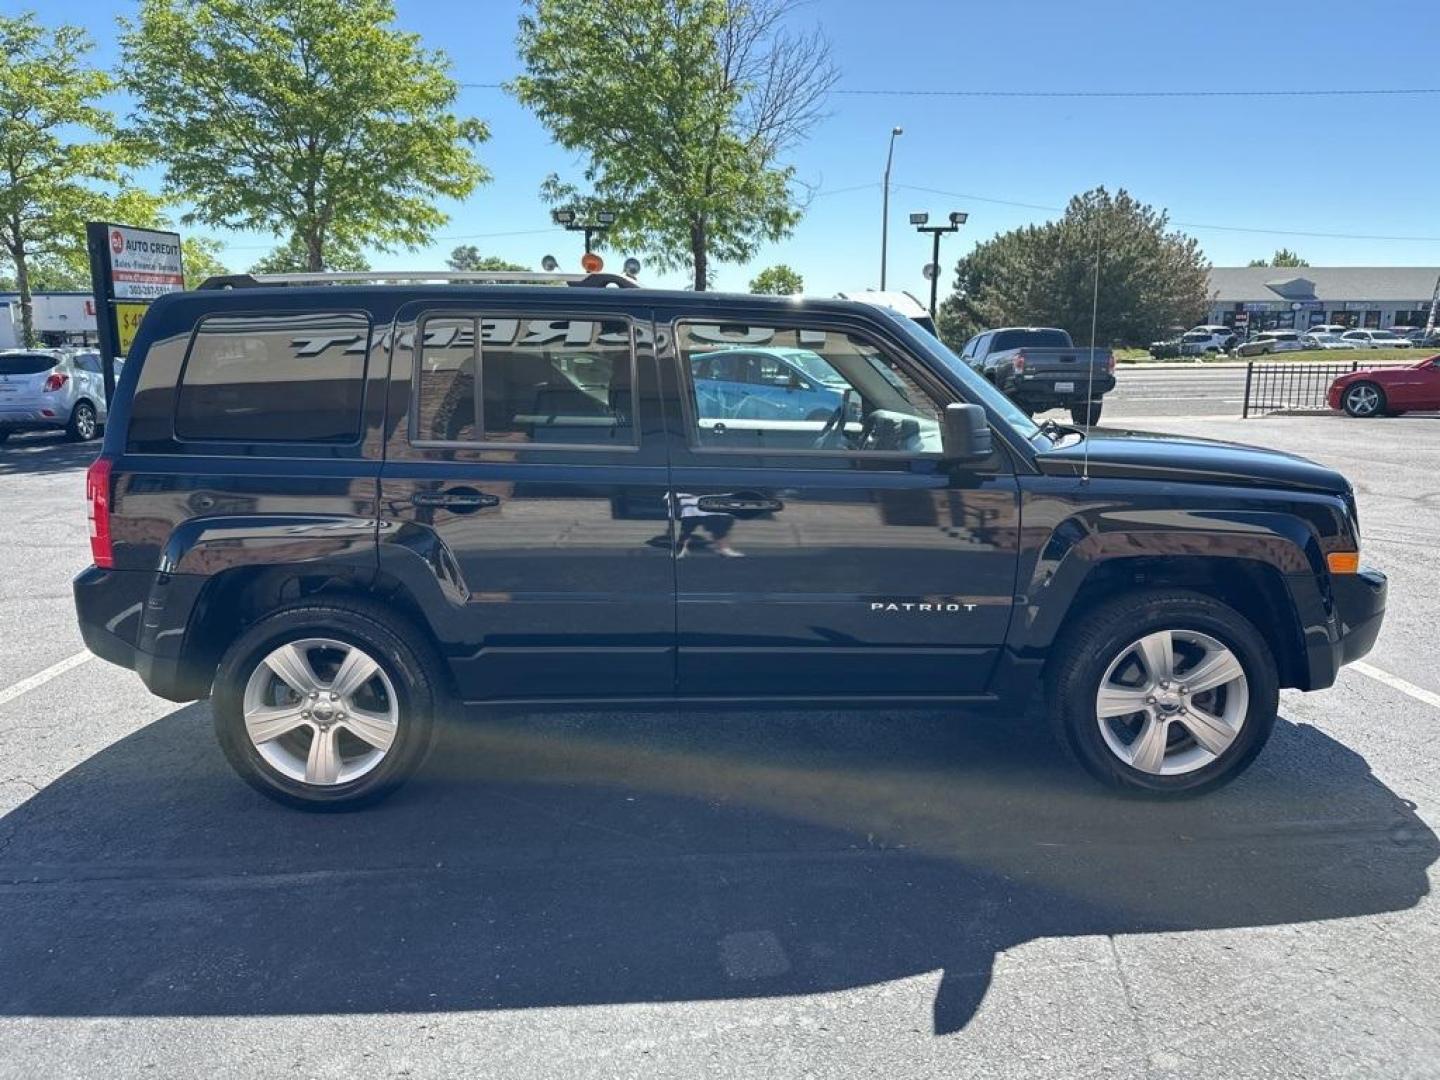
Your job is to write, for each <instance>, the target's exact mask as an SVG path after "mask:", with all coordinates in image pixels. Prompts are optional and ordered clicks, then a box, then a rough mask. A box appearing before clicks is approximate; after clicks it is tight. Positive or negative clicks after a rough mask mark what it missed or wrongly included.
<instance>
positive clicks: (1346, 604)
mask: <svg viewBox="0 0 1440 1080" xmlns="http://www.w3.org/2000/svg"><path fill="white" fill-rule="evenodd" d="M1330 589H1331V596H1332V602H1331V610H1330V617H1329V619H1328V620H1327V623H1326V626H1325V628H1324V631H1323V634H1322V633H1311V634H1310V635H1308V636H1309V648H1308V650H1307V652H1308V653H1309V666H1310V686H1309V689H1311V690H1321V689H1324V688H1325V687H1327V686H1330V685H1332V684H1333V683H1334V682H1335V676H1336V674H1337V673H1338V672H1339V670H1340V668H1341V667H1343V666H1344V665H1345V664H1349V663H1351V662H1353V661H1355V660H1359V659H1360V658H1361V657H1362V656H1364V655H1365V654H1366V653H1368V652H1369V651H1370V650H1371V649H1372V648H1374V646H1375V639H1376V638H1377V637H1379V636H1380V626H1381V624H1382V623H1384V621H1385V600H1386V595H1387V593H1388V591H1389V582H1388V581H1387V579H1386V577H1385V575H1384V574H1382V573H1381V572H1380V571H1379V570H1376V569H1375V568H1374V567H1371V566H1362V567H1361V568H1360V571H1359V573H1355V574H1336V575H1333V576H1332V577H1331V579H1330ZM1317 629H1318V628H1317Z"/></svg>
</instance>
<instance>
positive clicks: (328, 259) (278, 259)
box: [250, 233, 370, 274]
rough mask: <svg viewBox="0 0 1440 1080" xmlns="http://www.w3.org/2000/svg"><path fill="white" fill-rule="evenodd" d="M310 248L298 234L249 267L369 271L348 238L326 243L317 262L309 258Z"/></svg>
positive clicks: (277, 271) (257, 271)
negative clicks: (315, 263) (316, 264)
mask: <svg viewBox="0 0 1440 1080" xmlns="http://www.w3.org/2000/svg"><path fill="white" fill-rule="evenodd" d="M310 254H311V253H310V248H309V245H308V244H307V243H306V241H305V239H304V238H303V237H301V236H300V235H299V234H298V233H296V234H294V235H292V236H291V237H290V239H289V240H287V241H286V242H285V243H283V244H281V245H280V246H279V247H277V248H275V249H274V250H273V251H271V252H270V253H269V254H268V255H266V256H265V257H264V258H263V259H261V260H260V261H259V262H257V263H256V264H255V265H254V266H252V267H250V273H252V274H305V273H316V272H320V271H325V270H369V269H370V263H369V262H368V261H366V259H365V254H364V252H362V251H361V250H360V249H359V248H358V247H355V246H353V245H352V243H351V242H350V241H349V240H345V241H341V240H339V239H332V240H331V241H330V243H329V244H328V245H327V246H326V249H325V251H324V252H323V257H322V258H321V261H320V265H319V266H318V267H317V266H315V265H314V264H313V263H312V261H311V259H310Z"/></svg>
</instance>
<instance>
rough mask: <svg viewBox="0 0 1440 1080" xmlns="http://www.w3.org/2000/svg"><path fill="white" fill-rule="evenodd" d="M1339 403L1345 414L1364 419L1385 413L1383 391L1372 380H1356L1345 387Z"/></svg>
mask: <svg viewBox="0 0 1440 1080" xmlns="http://www.w3.org/2000/svg"><path fill="white" fill-rule="evenodd" d="M1340 405H1341V407H1342V408H1344V410H1345V413H1346V415H1348V416H1353V417H1356V418H1357V419H1364V418H1366V417H1369V416H1382V415H1384V413H1385V391H1384V390H1382V389H1381V388H1380V387H1379V386H1378V385H1377V384H1375V383H1373V382H1357V383H1355V384H1354V385H1352V386H1347V387H1346V388H1345V395H1344V397H1342V398H1341V399H1340Z"/></svg>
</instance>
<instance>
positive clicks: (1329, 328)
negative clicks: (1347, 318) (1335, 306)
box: [1305, 322, 1354, 337]
mask: <svg viewBox="0 0 1440 1080" xmlns="http://www.w3.org/2000/svg"><path fill="white" fill-rule="evenodd" d="M1353 329H1354V327H1353V326H1346V325H1345V324H1344V323H1330V322H1327V323H1321V324H1320V325H1319V326H1312V327H1310V329H1309V330H1306V331H1305V332H1306V333H1307V334H1334V335H1335V336H1336V337H1339V336H1340V335H1341V334H1343V333H1345V331H1347V330H1353Z"/></svg>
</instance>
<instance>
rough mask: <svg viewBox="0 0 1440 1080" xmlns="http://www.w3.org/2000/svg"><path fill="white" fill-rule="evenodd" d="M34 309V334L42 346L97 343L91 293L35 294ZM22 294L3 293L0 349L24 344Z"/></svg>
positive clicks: (0, 301) (1, 295) (93, 302)
mask: <svg viewBox="0 0 1440 1080" xmlns="http://www.w3.org/2000/svg"><path fill="white" fill-rule="evenodd" d="M30 303H31V311H32V314H33V316H34V319H35V336H36V337H37V338H38V339H39V342H38V343H39V344H41V345H94V344H95V343H96V342H97V341H98V340H99V338H98V337H97V336H96V329H95V298H94V297H93V296H91V295H90V294H89V293H88V292H54V293H33V294H31V297H30ZM21 325H22V322H21V316H20V294H19V293H18V292H0V349H15V348H19V347H20V346H21V345H22V344H24V340H23V338H24V335H23V334H22V333H21V329H20V328H21Z"/></svg>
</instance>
